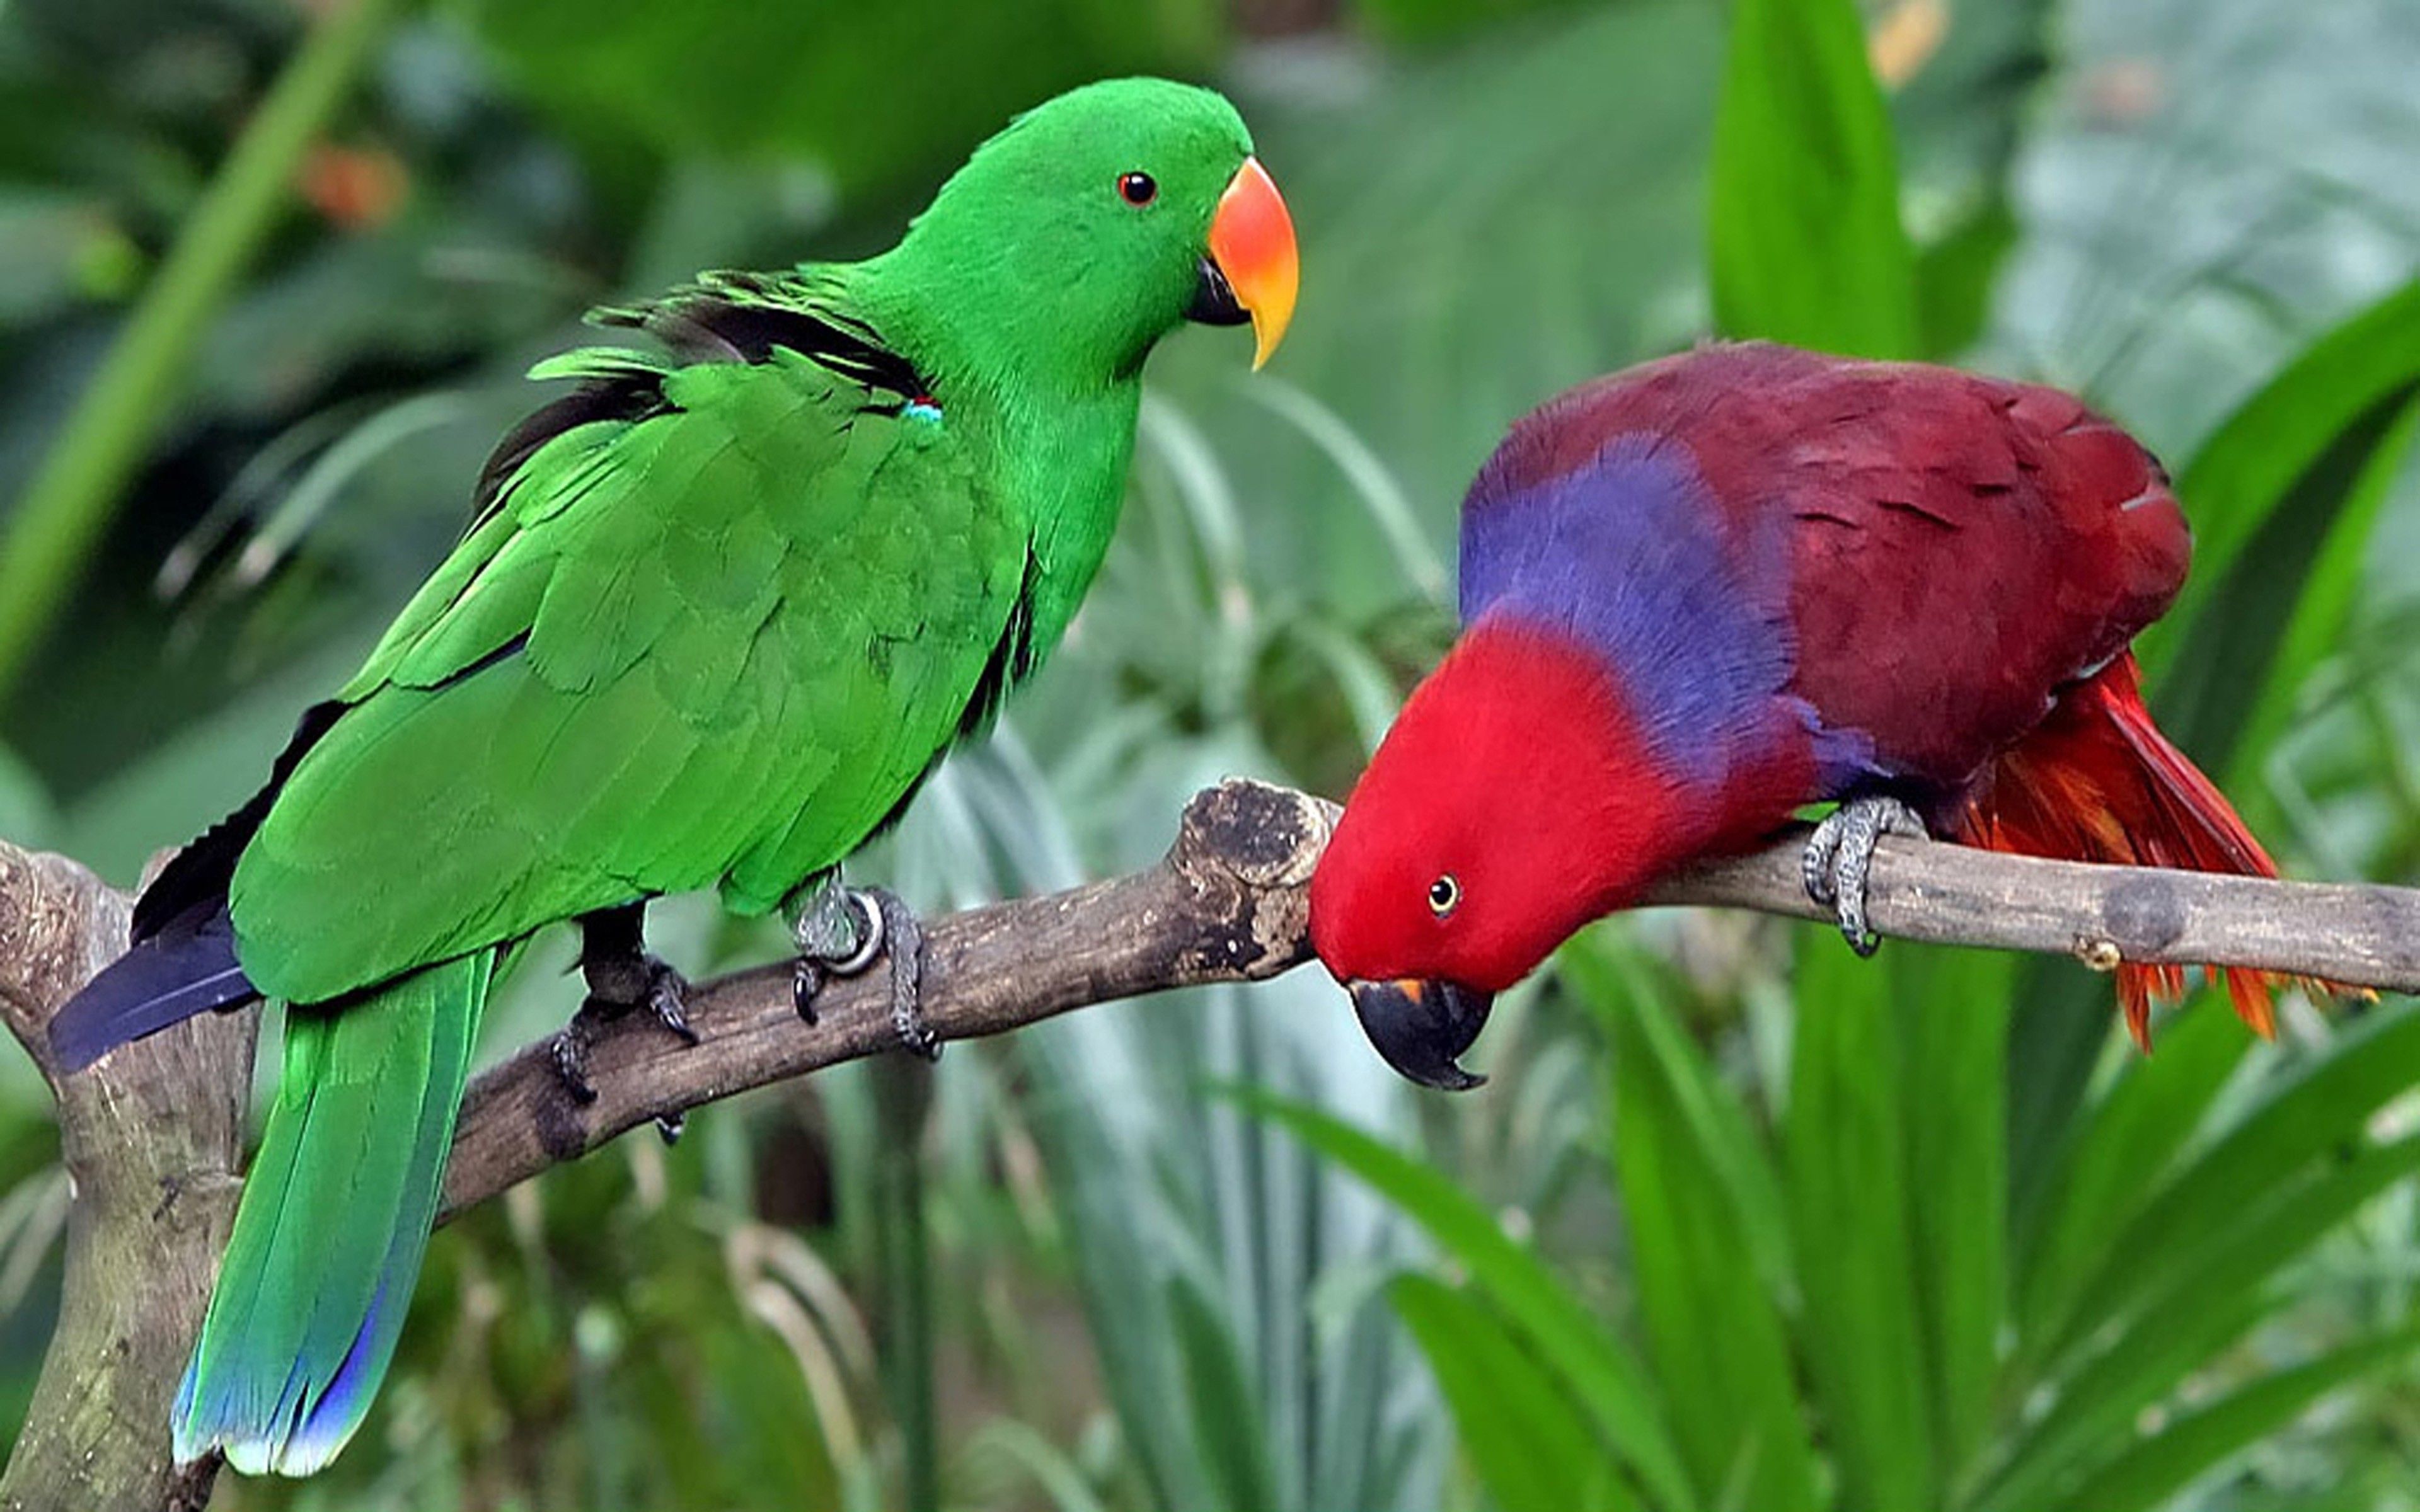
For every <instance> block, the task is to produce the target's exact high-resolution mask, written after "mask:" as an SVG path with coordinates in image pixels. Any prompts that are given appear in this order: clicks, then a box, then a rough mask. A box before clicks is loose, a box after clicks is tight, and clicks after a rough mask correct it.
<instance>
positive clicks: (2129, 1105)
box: [2014, 988, 2253, 1379]
mask: <svg viewBox="0 0 2420 1512" xmlns="http://www.w3.org/2000/svg"><path fill="white" fill-rule="evenodd" d="M2102 991H2104V992H2105V991H2106V989H2105V988H2103V989H2102ZM2252 1042H2253V1041H2252V1037H2251V1035H2249V1034H2248V1033H2246V1032H2244V1029H2243V1027H2242V1025H2241V1024H2240V1023H2238V1022H2237V1020H2236V1019H2235V1017H2234V1015H2233V1014H2231V1013H2228V1012H2226V1011H2225V1010H2224V1009H2223V1008H2216V1007H2215V1006H2214V1005H2211V1004H2210V1003H2209V1002H2208V1001H2207V1000H2206V999H2205V1001H2204V1002H2203V1004H2202V1005H2201V1006H2200V1007H2199V1008H2197V1009H2195V1010H2194V1011H2188V1012H2184V1013H2180V1014H2179V1015H2177V1016H2176V1017H2175V1018H2174V1019H2173V1020H2172V1021H2171V1022H2170V1023H2168V1024H2166V1025H2165V1026H2163V1027H2162V1028H2161V1030H2160V1034H2159V1039H2158V1041H2157V1050H2156V1052H2155V1053H2154V1054H2153V1055H2151V1056H2149V1057H2134V1058H2133V1059H2132V1060H2130V1061H2129V1062H2128V1063H2127V1065H2126V1067H2125V1069H2124V1071H2123V1072H2120V1073H2119V1074H2118V1077H2117V1078H2116V1079H2115V1081H2114V1082H2113V1083H2112V1084H2111V1086H2110V1088H2109V1090H2108V1092H2107V1094H2106V1095H2105V1096H2103V1097H2102V1098H2101V1099H2099V1100H2098V1101H2097V1102H2095V1103H2092V1104H2091V1105H2090V1106H2089V1107H2088V1108H2086V1110H2085V1112H2084V1113H2083V1114H2082V1115H2081V1116H2080V1117H2079V1118H2078V1119H2076V1120H2075V1121H2074V1122H2073V1123H2072V1124H2071V1126H2070V1131H2069V1136H2068V1139H2067V1142H2066V1144H2065V1146H2064V1148H2063V1149H2061V1150H2060V1152H2059V1155H2058V1158H2057V1159H2056V1161H2055V1164H2054V1165H2052V1167H2051V1174H2050V1175H2049V1177H2048V1178H2047V1179H2046V1180H2044V1181H2043V1183H2042V1186H2041V1191H2042V1193H2043V1197H2042V1201H2041V1203H2040V1206H2039V1207H2038V1208H2037V1209H2036V1210H2035V1218H2036V1222H2035V1223H2033V1224H2032V1225H2030V1226H2028V1227H2027V1228H2026V1229H2025V1230H2024V1236H2023V1238H2022V1240H2021V1242H2020V1246H2019V1255H2018V1260H2017V1274H2016V1281H2015V1296H2016V1321H2017V1335H2018V1342H2017V1350H2018V1353H2017V1362H2018V1363H2017V1365H2015V1366H2014V1368H2015V1369H2016V1371H2017V1372H2018V1374H2019V1376H2020V1379H2022V1376H2023V1372H2024V1369H2025V1368H2026V1365H2025V1362H2027V1361H2028V1360H2034V1361H2038V1360H2039V1358H2040V1355H2041V1354H2042V1353H2043V1352H2044V1351H2046V1350H2048V1348H2049V1347H2050V1345H2051V1344H2052V1343H2053V1342H2055V1339H2056V1338H2057V1337H2059V1336H2061V1335H2063V1334H2064V1333H2066V1332H2067V1331H2068V1330H2067V1324H2068V1319H2070V1317H2071V1315H2072V1313H2073V1311H2074V1309H2075V1308H2076V1306H2077V1305H2078V1303H2079V1300H2080V1299H2081V1298H2082V1297H2083V1296H2084V1294H2085V1287H2086V1283H2087V1282H2088V1281H2089V1279H2090V1278H2091V1276H2092V1275H2093V1274H2094V1273H2097V1272H2098V1271H2099V1270H2100V1269H2101V1268H2102V1265H2103V1264H2104V1263H2106V1262H2107V1260H2108V1258H2109V1257H2110V1254H2111V1246H2112V1245H2113V1244H2115V1243H2116V1242H2118V1236H2119V1235H2120V1234H2121V1233H2122V1232H2124V1231H2125V1228H2126V1226H2127V1225H2128V1223H2129V1222H2130V1221H2131V1220H2132V1219H2133V1217H2134V1215H2135V1214H2136V1213H2137V1212H2139V1211H2141V1210H2142V1207H2143V1204H2144V1203H2146V1202H2148V1201H2149V1200H2150V1198H2151V1196H2153V1195H2154V1194H2156V1193H2157V1192H2158V1191H2159V1190H2160V1186H2161V1183H2162V1182H2163V1181H2164V1180H2166V1178H2167V1176H2168V1169H2169V1165H2170V1164H2171V1163H2172V1162H2173V1161H2174V1160H2175V1158H2176V1155H2177V1151H2179V1150H2180V1149H2183V1148H2184V1144H2185V1141H2186V1139H2187V1138H2189V1137H2190V1136H2191V1135H2192V1134H2193V1132H2194V1130H2195V1127H2196V1126H2197V1125H2199V1123H2200V1122H2201V1120H2202V1118H2203V1116H2204V1115H2205V1114H2207V1113H2208V1112H2209V1110H2210V1105H2211V1100H2212V1099H2213V1098H2215V1097H2216V1096H2217V1095H2218V1092H2219V1089H2220V1088H2222V1087H2224V1086H2225V1085H2226V1080H2227V1078H2228V1076H2230V1075H2231V1074H2233V1072H2234V1071H2235V1068H2236V1066H2237V1065H2238V1064H2239V1063H2240V1062H2241V1061H2242V1058H2243V1055H2244V1052H2245V1050H2246V1049H2247V1048H2248V1047H2249V1046H2250V1045H2251V1044H2252Z"/></svg>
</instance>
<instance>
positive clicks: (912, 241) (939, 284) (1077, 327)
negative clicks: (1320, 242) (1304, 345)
mask: <svg viewBox="0 0 2420 1512" xmlns="http://www.w3.org/2000/svg"><path fill="white" fill-rule="evenodd" d="M890 260H891V261H892V262H893V263H894V264H895V265H896V266H897V267H898V269H899V270H900V271H902V272H911V271H912V276H913V277H914V279H915V280H916V281H917V282H918V283H919V284H920V285H923V287H924V289H925V292H926V293H927V295H928V297H929V296H939V298H938V299H934V300H933V301H932V304H931V305H930V306H928V307H938V308H940V309H945V310H947V311H948V312H949V323H950V325H951V327H952V328H953V330H952V332H951V333H950V334H949V335H948V336H943V335H942V333H940V332H934V333H933V335H934V337H935V338H937V342H938V344H939V346H941V347H943V348H944V350H943V353H942V354H941V355H942V357H943V360H944V361H945V362H946V363H948V365H951V366H957V367H962V368H965V369H970V370H972V373H971V376H975V377H978V378H1003V379H1005V378H1021V379H1024V380H1028V381H1040V382H1043V383H1045V384H1050V383H1051V380H1054V379H1055V380H1057V381H1058V382H1060V383H1064V384H1068V385H1071V386H1076V387H1083V388H1095V387H1104V386H1107V385H1108V384H1109V383H1111V382H1114V381H1117V380H1119V379H1123V378H1131V377H1132V376H1133V375H1134V373H1135V372H1136V370H1137V369H1138V368H1140V365H1141V363H1142V360H1143V358H1144V357H1145V356H1146V355H1147V354H1148V353H1149V352H1150V350H1151V347H1152V344H1153V343H1154V342H1156V341H1157V340H1158V339H1159V338H1160V337H1161V336H1164V335H1166V334H1167V333H1168V332H1171V331H1172V330H1174V329H1175V327H1176V326H1177V325H1178V324H1179V323H1181V322H1183V321H1185V320H1187V319H1194V320H1202V321H1208V322H1211V323H1213V324H1230V325H1233V324H1241V323H1242V322H1243V321H1245V320H1246V319H1249V320H1250V321H1251V322H1252V325H1253V327H1254V329H1255V332H1256V333H1257V335H1258V339H1259V347H1258V352H1257V355H1256V357H1255V360H1254V365H1255V366H1258V365H1259V363H1261V362H1262V361H1265V360H1266V359H1267V357H1268V354H1269V352H1270V351H1271V350H1272V349H1273V348H1275V347H1276V346H1277V344H1278V341H1279V339H1280V337H1281V336H1282V335H1283V334H1284V332H1285V326H1286V322H1287V320H1288V319H1289V318H1290V317H1291V316H1292V315H1293V313H1294V299H1295V280H1296V270H1295V242H1294V227H1293V224H1292V222H1291V221H1290V220H1289V219H1288V217H1287V214H1286V208H1285V202H1284V200H1282V199H1280V197H1279V195H1278V192H1277V186H1276V185H1275V184H1273V183H1271V182H1270V180H1269V177H1268V175H1267V174H1266V173H1265V172H1264V171H1263V170H1262V168H1261V165H1260V163H1259V162H1258V161H1256V160H1255V159H1254V158H1253V157H1252V139H1251V135H1250V133H1249V132H1248V131H1246V130H1245V129H1244V123H1243V120H1242V118H1241V117H1239V116H1236V114H1235V108H1234V107H1233V105H1231V104H1229V103H1228V102H1227V100H1225V99H1224V98H1223V97H1222V96H1220V95H1218V94H1216V93H1214V92H1212V91H1210V90H1207V89H1200V88H1196V87H1194V86H1192V85H1181V84H1171V83H1170V82H1168V81H1167V80H1164V79H1112V80H1108V81H1105V82H1103V83H1100V84H1093V85H1085V86H1083V87H1082V88H1079V89H1074V90H1070V91H1069V92H1068V93H1066V94H1063V95H1061V96H1059V97H1058V98H1057V99H1055V100H1049V101H1048V102H1047V103H1045V104H1042V105H1038V106H1036V107H1034V108H1033V109H1032V110H1030V111H1027V112H1026V113H1025V114H1024V115H1022V116H1017V117H1016V120H1014V121H1012V122H1010V123H1009V125H1008V127H1007V128H1006V129H1005V130H1003V131H1001V133H1000V134H999V135H997V136H995V137H993V138H992V139H991V140H990V141H988V142H985V144H984V145H983V146H982V147H979V148H977V149H976V151H975V154H974V156H973V157H972V158H971V159H970V160H969V161H968V162H967V165H966V166H965V167H963V168H961V169H959V170H958V171H957V173H955V174H954V175H953V176H952V177H951V178H950V181H949V182H948V183H946V184H944V185H943V186H942V187H941V191H940V193H939V195H937V196H936V197H935V198H934V201H933V204H932V207H931V208H929V209H927V210H925V212H924V213H923V215H921V216H919V217H917V219H916V223H915V224H914V225H913V226H911V227H910V228H909V230H908V233H907V238H906V239H904V240H903V241H902V242H901V243H900V245H899V247H898V249H897V251H895V252H894V253H893V254H892V257H891V259H890Z"/></svg>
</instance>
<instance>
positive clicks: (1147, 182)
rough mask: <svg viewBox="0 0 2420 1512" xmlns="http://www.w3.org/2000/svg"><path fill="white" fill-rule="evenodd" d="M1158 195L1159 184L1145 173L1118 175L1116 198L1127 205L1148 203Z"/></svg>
mask: <svg viewBox="0 0 2420 1512" xmlns="http://www.w3.org/2000/svg"><path fill="white" fill-rule="evenodd" d="M1158 197H1159V184H1158V182H1157V181H1156V180H1155V179H1154V178H1153V177H1152V176H1151V175H1149V174H1147V173H1122V174H1120V175H1118V198H1120V199H1122V200H1125V202H1126V203H1127V204H1129V205H1148V204H1150V203H1151V202H1152V201H1153V200H1155V199H1157V198H1158Z"/></svg>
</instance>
